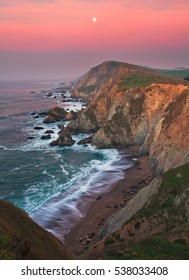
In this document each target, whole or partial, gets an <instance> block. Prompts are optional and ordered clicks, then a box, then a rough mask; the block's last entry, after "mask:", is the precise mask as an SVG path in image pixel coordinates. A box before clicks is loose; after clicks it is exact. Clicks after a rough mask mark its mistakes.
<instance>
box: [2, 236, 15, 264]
mask: <svg viewBox="0 0 189 280" xmlns="http://www.w3.org/2000/svg"><path fill="white" fill-rule="evenodd" d="M15 259H16V255H15V254H14V252H13V251H12V250H11V247H10V238H8V237H7V236H5V235H3V234H0V260H15Z"/></svg>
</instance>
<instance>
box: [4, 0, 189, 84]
mask: <svg viewBox="0 0 189 280" xmlns="http://www.w3.org/2000/svg"><path fill="white" fill-rule="evenodd" d="M93 17H96V18H97V21H96V22H93V21H92V18H93ZM0 41H1V44H0V60H1V65H3V71H2V68H1V70H0V71H1V72H0V75H1V77H0V79H4V78H7V79H8V78H9V77H10V78H14V75H15V78H19V73H20V78H21V75H24V76H23V78H27V77H26V76H27V73H28V78H29V77H31V78H32V77H33V78H35V75H36V76H37V77H39V76H40V77H43V78H45V77H47V78H49V77H53V78H55V77H57V78H59V77H64V76H65V77H70V78H75V76H78V75H81V74H82V71H87V70H88V67H91V66H93V65H96V64H98V63H100V62H103V61H104V60H107V59H114V60H122V61H126V62H130V63H134V64H142V65H147V66H152V67H166V68H169V67H174V66H186V67H187V66H189V1H188V0H166V1H164V0H154V1H151V0H135V1H131V0H115V1H114V0H96V1H95V0H70V1H69V0H66V1H64V0H14V1H12V0H0ZM40 54H41V55H40ZM86 58H87V59H86ZM48 59H49V63H48V61H46V60H48ZM53 61H54V64H55V65H53V63H52V62H53ZM55 62H56V63H55ZM28 63H30V68H29V67H28V66H27V64H28ZM15 64H17V67H15ZM42 64H45V68H44V71H43V67H42ZM13 65H14V66H13ZM48 65H51V69H49V71H47V67H48ZM61 65H62V68H61ZM56 66H57V67H56ZM14 67H15V69H17V71H15V70H14ZM72 67H73V68H72ZM45 75H46V76H45Z"/></svg>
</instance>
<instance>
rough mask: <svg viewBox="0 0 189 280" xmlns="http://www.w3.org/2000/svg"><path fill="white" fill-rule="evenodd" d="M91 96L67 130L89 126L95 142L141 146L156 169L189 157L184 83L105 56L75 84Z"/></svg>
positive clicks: (188, 91) (188, 93) (188, 89)
mask: <svg viewBox="0 0 189 280" xmlns="http://www.w3.org/2000/svg"><path fill="white" fill-rule="evenodd" d="M73 94H74V95H75V96H85V98H88V99H89V100H91V102H90V104H89V105H88V107H87V108H86V109H85V110H83V111H82V112H81V114H80V115H79V117H78V118H77V119H76V120H75V121H73V122H71V123H70V124H69V125H68V128H69V129H70V130H73V131H74V130H75V131H80V132H90V133H91V132H94V136H93V138H92V144H93V145H95V146H96V147H98V148H111V147H118V148H125V147H128V146H131V145H137V146H139V147H140V152H141V153H142V154H149V157H150V163H151V166H152V168H153V169H154V170H155V171H156V173H157V174H159V173H161V172H164V171H167V170H169V169H170V168H173V167H176V166H179V165H181V164H184V163H186V162H188V160H189V134H188V128H189V121H188V120H189V118H188V117H189V83H187V82H185V81H183V80H179V79H176V78H172V77H168V76H165V75H162V74H159V73H157V72H155V71H152V70H151V71H150V70H149V69H146V68H142V67H139V66H134V65H130V64H126V63H119V62H105V63H103V64H101V65H99V66H97V67H95V68H93V69H91V70H90V71H89V72H88V73H87V74H86V75H84V76H82V77H81V79H79V80H78V82H77V83H76V85H75V89H74V91H73Z"/></svg>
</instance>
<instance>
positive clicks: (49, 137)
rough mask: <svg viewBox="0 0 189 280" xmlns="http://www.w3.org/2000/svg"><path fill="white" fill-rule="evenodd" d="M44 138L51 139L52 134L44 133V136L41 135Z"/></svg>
mask: <svg viewBox="0 0 189 280" xmlns="http://www.w3.org/2000/svg"><path fill="white" fill-rule="evenodd" d="M41 139H42V140H48V139H51V135H50V134H44V135H43V136H42V137H41Z"/></svg>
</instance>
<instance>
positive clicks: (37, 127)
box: [34, 126, 44, 130]
mask: <svg viewBox="0 0 189 280" xmlns="http://www.w3.org/2000/svg"><path fill="white" fill-rule="evenodd" d="M34 129H35V130H42V129H44V127H42V126H35V127H34Z"/></svg>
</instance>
